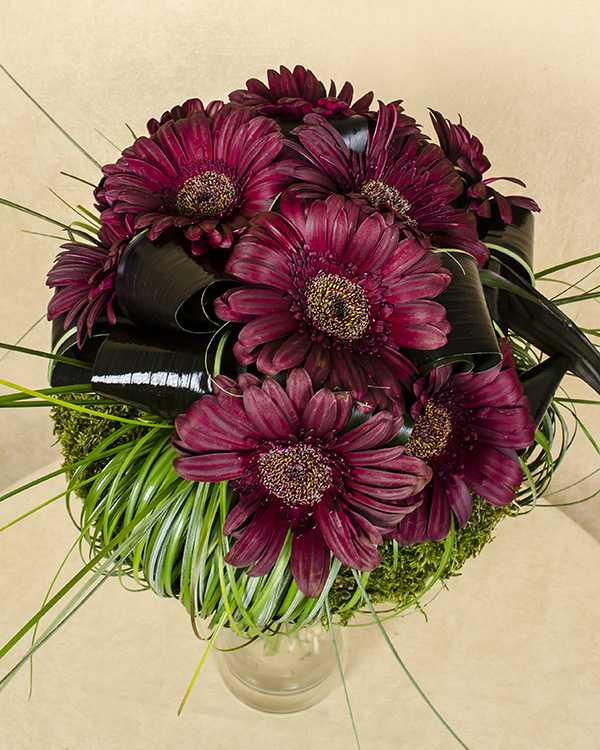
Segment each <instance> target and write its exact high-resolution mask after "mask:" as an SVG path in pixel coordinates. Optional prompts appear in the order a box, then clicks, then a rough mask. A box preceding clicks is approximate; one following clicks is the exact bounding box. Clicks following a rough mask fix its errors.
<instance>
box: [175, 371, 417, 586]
mask: <svg viewBox="0 0 600 750" xmlns="http://www.w3.org/2000/svg"><path fill="white" fill-rule="evenodd" d="M215 393H216V395H214V396H213V395H207V396H203V397H202V398H201V399H200V400H199V401H197V402H196V403H195V404H193V405H192V406H191V407H190V408H189V410H188V411H187V413H186V414H184V415H181V416H179V417H178V418H177V420H176V424H175V426H176V436H175V437H174V439H173V446H174V447H175V450H176V451H177V452H178V453H179V454H180V456H181V457H180V458H176V459H175V462H174V463H175V469H176V471H177V472H178V473H179V474H180V475H181V476H183V477H185V478H187V479H191V480H193V481H198V482H217V481H229V482H231V486H232V488H233V492H234V495H235V497H236V499H237V502H236V504H235V505H234V506H233V508H232V509H231V511H230V512H229V515H228V516H227V518H226V520H225V525H224V528H223V533H224V534H225V535H229V534H232V533H234V534H235V536H237V541H236V542H235V544H234V545H233V546H232V547H231V549H230V550H229V552H228V554H227V556H226V558H225V560H226V562H228V563H230V564H231V565H236V566H238V567H246V566H248V565H251V566H252V567H251V569H250V570H249V571H248V575H251V576H261V575H265V574H266V573H268V572H269V571H270V570H271V569H272V567H273V566H274V564H275V562H276V561H277V558H278V557H279V553H280V552H281V548H282V546H283V543H284V541H285V539H286V537H287V535H288V532H290V531H291V533H292V537H293V538H292V552H291V569H292V574H293V576H294V579H295V581H296V583H297V585H298V588H299V589H300V591H302V593H304V594H306V596H310V597H316V596H318V595H319V593H320V592H321V591H322V589H323V586H324V585H325V582H326V580H327V576H328V574H329V569H330V551H331V552H332V553H333V554H334V555H335V556H336V557H337V558H338V559H339V560H340V561H341V562H342V563H343V564H344V565H346V566H348V567H350V568H354V569H357V570H374V569H375V568H376V567H377V565H378V564H379V561H380V559H381V555H380V553H379V552H378V550H377V548H376V545H378V544H381V541H382V537H381V530H382V529H389V528H390V527H393V526H394V525H395V524H397V523H398V521H399V519H400V518H402V517H404V515H405V514H406V513H410V512H411V511H412V509H413V506H412V505H411V503H410V502H409V501H407V498H408V497H411V496H412V497H416V493H417V492H418V491H419V490H420V488H421V487H423V485H424V484H425V483H426V482H427V481H428V480H429V478H430V476H431V473H430V470H429V469H428V468H427V466H426V465H425V464H424V463H423V461H421V460H420V459H418V458H414V457H409V456H406V455H405V454H404V448H403V447H402V446H399V447H385V446H386V443H388V442H389V441H390V440H391V439H392V438H393V437H394V436H395V435H396V434H397V433H398V430H399V429H400V427H401V425H402V418H401V417H392V416H391V415H390V414H389V413H388V412H379V413H378V414H376V415H374V416H372V417H370V418H368V419H367V420H366V421H365V422H364V423H363V424H361V425H360V426H358V427H354V428H353V429H350V430H348V431H345V430H346V429H347V428H346V425H347V423H348V419H349V416H350V413H351V409H352V401H351V399H350V397H349V396H348V395H347V394H339V393H337V394H336V393H333V392H332V391H330V390H328V389H321V390H319V391H317V392H316V393H314V392H313V386H312V383H311V380H310V377H309V375H308V373H307V372H306V371H305V370H300V369H297V370H293V371H292V372H291V373H290V374H289V375H288V378H287V384H286V388H285V390H284V388H282V387H281V386H280V385H279V384H278V383H277V382H276V381H275V380H273V379H272V378H268V379H267V380H265V381H264V382H263V383H262V384H261V383H260V381H259V380H258V379H257V378H255V377H253V376H251V375H241V376H240V377H239V378H238V385H236V384H235V383H234V382H233V381H231V380H230V379H229V378H225V377H218V378H216V379H215ZM411 502H412V501H411ZM415 502H416V500H415ZM403 504H406V507H403Z"/></svg>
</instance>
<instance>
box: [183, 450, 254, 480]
mask: <svg viewBox="0 0 600 750" xmlns="http://www.w3.org/2000/svg"><path fill="white" fill-rule="evenodd" d="M247 464H248V454H247V453H239V452H238V453H206V454H204V455H201V456H190V457H189V458H188V457H184V458H176V459H174V460H173V466H174V467H175V471H176V472H177V473H178V474H179V476H182V477H183V478H184V479H191V480H192V481H194V482H225V481H227V480H229V479H237V478H238V477H241V476H244V474H245V473H246V468H247Z"/></svg>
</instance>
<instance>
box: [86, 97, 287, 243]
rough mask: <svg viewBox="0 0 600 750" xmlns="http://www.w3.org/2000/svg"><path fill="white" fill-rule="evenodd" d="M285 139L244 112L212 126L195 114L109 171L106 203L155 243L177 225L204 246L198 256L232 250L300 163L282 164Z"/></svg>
mask: <svg viewBox="0 0 600 750" xmlns="http://www.w3.org/2000/svg"><path fill="white" fill-rule="evenodd" d="M282 139H283V135H282V134H281V132H280V131H279V128H278V126H277V125H276V124H275V123H274V122H273V121H271V120H268V119H267V118H265V117H256V116H255V114H254V112H253V111H252V110H249V109H244V108H243V107H235V106H233V105H227V106H225V107H223V108H221V109H220V110H219V111H218V112H216V114H215V116H214V118H213V119H212V120H211V119H210V118H209V117H208V116H207V115H206V113H205V112H202V111H198V110H192V111H190V113H189V114H188V116H187V117H184V118H182V119H175V120H174V119H169V120H167V121H166V122H165V123H164V125H161V126H160V127H159V128H158V130H157V131H156V132H155V133H154V135H152V136H150V137H149V138H147V137H145V136H144V137H142V138H138V139H137V140H136V141H135V143H134V144H133V145H132V146H130V147H129V148H127V149H125V151H123V155H122V156H121V158H120V159H119V160H118V161H117V163H116V164H109V165H107V166H105V167H103V170H102V171H103V172H104V175H105V178H104V181H103V184H102V189H101V190H102V195H101V196H100V197H101V199H102V200H103V201H105V202H106V203H107V204H108V205H109V206H110V208H111V209H112V211H113V212H114V213H116V214H125V215H127V216H128V217H131V221H132V224H133V227H134V228H135V229H136V230H141V229H144V228H146V227H149V231H148V236H149V238H150V239H156V237H158V235H159V234H160V233H161V232H162V231H164V230H165V229H168V228H169V227H171V226H176V227H181V228H182V229H183V230H184V233H185V235H186V236H187V237H188V239H190V240H192V242H198V243H200V244H199V245H197V246H196V248H195V249H196V251H197V252H201V251H202V243H207V244H208V246H210V247H230V245H231V244H232V242H233V239H234V237H235V236H237V235H239V234H240V233H242V232H243V231H244V230H245V229H246V227H247V226H248V220H249V218H250V217H252V216H254V215H255V214H257V213H259V212H260V211H266V210H268V209H269V208H270V206H271V204H272V202H273V199H274V198H275V196H277V195H278V194H279V193H280V192H281V191H282V190H283V188H284V187H285V186H286V185H287V184H288V182H289V174H290V171H291V168H292V163H293V162H290V161H286V160H281V161H278V158H277V157H278V155H279V152H280V150H281V147H282ZM97 197H98V196H97Z"/></svg>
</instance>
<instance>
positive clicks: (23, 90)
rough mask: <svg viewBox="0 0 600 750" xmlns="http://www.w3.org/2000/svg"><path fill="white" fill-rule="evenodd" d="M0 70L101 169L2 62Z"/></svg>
mask: <svg viewBox="0 0 600 750" xmlns="http://www.w3.org/2000/svg"><path fill="white" fill-rule="evenodd" d="M0 70H2V71H3V72H4V73H5V74H6V76H8V78H10V80H11V81H12V82H13V83H14V84H15V86H16V87H17V88H18V89H20V90H21V91H22V92H23V93H24V94H25V96H26V97H27V98H28V99H29V101H30V102H32V103H33V104H35V106H36V107H37V108H38V109H39V110H40V112H41V113H42V114H44V115H45V116H46V117H47V118H48V119H49V120H50V122H51V123H52V124H53V125H54V126H55V127H56V128H57V129H58V130H59V132H61V133H62V134H63V135H64V136H65V138H66V139H67V140H68V141H69V142H70V143H72V144H73V145H74V146H75V148H76V149H77V150H78V151H80V152H81V153H82V154H83V155H84V156H85V157H86V159H89V160H90V161H91V162H92V164H93V165H94V166H95V167H98V169H101V165H100V164H99V163H98V162H97V161H96V160H95V159H94V157H93V156H90V154H88V152H87V151H86V150H85V149H84V148H83V147H82V146H80V145H79V144H78V143H77V141H76V140H75V139H74V138H73V137H72V136H70V135H69V134H68V133H67V131H66V130H65V129H64V128H63V127H61V126H60V125H59V124H58V123H57V122H56V120H55V119H54V118H53V117H51V116H50V115H49V114H48V112H46V110H45V109H44V108H43V107H42V105H41V104H39V103H38V102H37V101H36V100H35V99H34V98H33V96H31V94H30V93H29V92H28V91H27V89H25V88H24V87H23V86H21V84H20V83H19V82H18V81H17V79H16V78H14V77H13V76H12V75H11V74H10V73H9V72H8V70H6V68H5V67H4V65H2V63H0Z"/></svg>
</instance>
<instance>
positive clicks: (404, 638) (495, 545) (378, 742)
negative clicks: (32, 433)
mask: <svg viewBox="0 0 600 750" xmlns="http://www.w3.org/2000/svg"><path fill="white" fill-rule="evenodd" d="M47 468H48V469H50V468H56V465H52V466H50V467H47ZM63 489H64V481H63V480H62V478H61V477H58V478H55V479H53V480H50V481H48V482H46V483H44V484H41V485H38V486H37V487H35V488H34V489H32V490H28V491H27V492H26V493H24V494H22V495H17V496H15V497H13V498H11V499H9V500H7V501H5V502H4V503H2V505H0V527H1V526H2V525H3V523H7V522H8V521H10V520H11V519H13V518H14V517H16V515H18V514H19V513H20V512H25V511H26V510H27V509H28V508H32V507H36V506H37V505H39V504H40V503H42V502H44V501H45V500H47V499H49V498H51V497H54V496H55V495H58V494H60V493H61V492H62V490H63ZM75 539H76V532H75V529H74V527H73V526H72V524H71V522H70V520H69V519H68V516H67V514H66V511H65V508H64V501H63V500H62V499H59V500H56V501H55V502H54V503H52V504H50V505H48V506H47V507H45V508H43V509H42V510H39V511H37V512H36V513H35V514H34V515H32V516H30V517H28V518H27V519H25V520H24V521H22V522H20V523H19V524H18V525H16V526H13V527H11V528H10V529H8V530H6V531H4V532H3V533H2V544H1V545H0V597H2V601H3V602H4V604H3V606H2V609H1V611H0V642H1V643H2V644H4V643H5V642H6V641H8V639H9V638H10V637H12V635H13V634H14V633H16V632H17V631H18V629H19V628H20V627H21V626H22V625H23V624H24V623H25V622H26V621H27V620H28V619H29V618H30V617H31V616H32V615H33V613H34V612H35V611H36V609H37V608H38V607H39V606H40V605H41V602H42V599H43V597H44V595H45V592H46V589H47V587H48V585H49V583H50V581H51V579H52V577H53V576H54V573H55V572H56V569H57V567H58V565H59V564H60V562H61V560H62V558H63V557H64V555H65V554H66V552H67V551H68V550H69V548H70V546H71V545H72V544H73V542H74V541H75ZM78 564H79V562H78V557H77V553H76V554H75V555H74V558H73V560H71V561H70V562H69V563H68V564H67V566H66V569H65V570H64V571H63V574H62V575H61V578H60V580H61V581H66V580H67V579H68V577H69V575H73V574H74V573H75V572H76V571H77V569H78ZM447 588H448V590H446V591H442V592H441V593H440V594H439V596H437V597H436V598H435V599H434V600H433V601H432V602H431V603H430V605H429V606H428V607H427V617H428V621H426V620H425V618H424V617H423V615H422V614H418V613H417V614H412V615H409V616H405V617H402V618H396V619H394V620H391V621H389V622H387V623H386V629H387V632H388V634H389V636H390V638H391V639H392V641H393V643H394V644H395V647H396V648H397V649H398V651H399V653H400V655H401V656H402V658H403V659H404V661H405V663H406V665H407V666H408V668H409V670H410V671H411V672H412V674H413V676H414V677H415V679H416V680H417V682H418V683H419V684H420V686H421V688H422V689H423V690H424V691H425V693H426V694H427V695H428V696H429V698H430V699H431V700H432V702H433V704H434V705H435V706H436V708H437V709H438V710H439V711H440V713H441V714H442V715H443V716H444V718H445V719H446V720H447V721H448V722H449V723H450V725H451V726H452V727H453V729H454V730H455V731H456V732H457V734H458V735H459V736H460V737H461V738H462V740H463V742H464V743H465V744H466V746H467V747H469V748H470V750H496V749H497V750H504V749H505V748H506V749H508V748H510V750H520V749H523V750H525V749H527V750H530V749H534V748H535V749H537V748H539V749H540V750H542V748H543V750H553V749H556V750H559V749H560V750H562V749H564V748H577V750H586V749H587V748H589V749H590V750H592V748H594V749H595V748H597V747H598V738H599V737H600V718H599V715H598V711H597V708H598V698H599V697H600V544H598V542H597V541H596V540H595V539H593V538H592V537H591V536H590V535H588V534H587V533H586V532H585V531H583V530H582V529H581V527H580V526H578V525H577V524H576V523H574V522H573V521H571V520H570V519H569V518H567V517H566V516H565V515H564V514H563V513H561V512H560V511H559V510H556V509H554V508H551V507H538V508H537V509H536V510H535V511H534V512H532V513H530V514H528V515H525V516H522V517H519V518H515V519H507V520H505V521H503V522H502V523H501V524H500V526H499V527H498V528H497V531H496V535H495V539H494V541H493V542H492V543H491V544H489V545H488V546H487V547H486V548H485V549H484V550H483V552H482V554H481V555H480V556H479V557H478V558H477V559H474V560H470V561H469V562H468V563H467V564H466V565H465V567H464V569H463V574H462V575H461V576H458V577H456V578H454V579H452V580H451V581H450V582H449V584H448V587H447ZM344 637H345V644H346V649H347V660H346V667H345V676H346V680H347V687H348V692H349V695H350V700H351V703H352V707H353V710H354V717H355V722H356V726H357V731H358V735H359V738H360V741H361V747H362V748H363V750H387V749H388V748H389V749H390V750H391V749H392V748H398V747H402V748H403V749H404V750H412V749H413V748H414V749H415V750H422V749H423V748H427V749H428V750H436V749H438V748H439V749H440V750H442V748H443V749H444V750H446V749H447V748H452V747H459V745H458V743H456V742H455V740H453V739H452V737H451V736H450V735H449V734H448V733H447V731H446V730H445V729H444V728H443V727H442V725H441V724H440V723H439V722H438V720H437V719H436V718H435V716H434V715H433V714H432V713H431V711H430V710H429V709H428V708H427V706H426V705H425V704H424V702H423V701H422V699H421V698H420V697H419V695H418V694H417V693H416V691H415V690H414V688H413V687H412V686H411V685H410V684H409V682H408V680H407V678H406V677H405V676H404V674H403V672H402V670H401V668H400V667H399V665H398V664H397V663H396V662H395V661H394V659H393V658H392V655H391V653H390V652H389V650H388V648H387V646H386V644H385V643H384V641H383V638H382V636H381V634H380V633H379V632H378V631H377V629H376V627H374V626H369V627H360V628H349V629H346V630H345V631H344ZM26 643H27V639H24V640H23V642H22V644H20V645H19V646H17V647H16V648H15V649H14V652H13V653H11V654H10V655H8V656H7V657H5V658H4V660H3V662H2V674H4V673H5V672H7V671H8V670H9V669H10V668H11V667H12V665H13V664H14V663H15V661H16V659H17V657H18V656H19V655H20V654H22V653H23V652H24V650H25V644H26ZM203 648H204V647H203V644H202V643H201V642H199V641H197V640H196V638H195V636H194V635H193V634H192V630H191V627H190V623H189V620H188V617H187V615H186V613H185V611H184V610H183V608H182V607H181V606H180V605H179V604H178V603H177V602H175V601H172V600H166V599H160V598H158V597H156V596H154V595H153V594H152V593H151V592H145V593H136V594H134V593H131V592H128V591H126V590H125V589H124V588H122V587H121V586H120V584H119V582H118V580H116V579H109V580H107V582H106V584H105V585H103V586H102V587H101V588H100V589H99V590H98V591H97V593H96V594H95V595H94V596H93V597H92V598H91V599H90V600H89V601H88V602H87V603H86V604H85V605H84V606H83V607H82V608H81V609H80V610H79V611H78V612H77V613H76V614H75V616H74V617H73V618H72V619H71V620H70V621H69V622H68V623H67V624H66V625H65V626H64V627H63V628H62V629H61V630H60V631H59V632H58V633H57V634H56V635H55V636H54V637H53V638H52V639H51V640H50V641H49V642H47V643H46V644H45V645H44V646H43V647H42V648H41V649H40V651H39V652H38V654H37V655H36V657H35V661H34V683H33V695H32V697H31V700H29V701H28V699H27V696H28V686H29V683H28V680H29V677H28V669H27V668H24V669H22V670H21V672H20V673H19V674H18V675H17V676H16V677H15V679H14V680H13V681H12V682H11V683H10V684H9V685H8V687H7V688H6V689H5V691H4V693H3V694H2V695H1V696H0V748H1V750H9V749H11V750H12V749H13V748H19V750H29V749H30V748H31V749H32V750H33V749H34V748H35V750H39V748H42V747H43V748H44V749H45V750H59V749H60V750H63V749H64V748H70V749H72V750H74V749H78V748H83V747H85V748H86V750H111V749H112V748H116V749H120V748H127V749H128V750H137V749H138V748H139V749H140V750H141V749H142V748H143V749H144V750H150V749H152V748H163V747H167V746H169V745H172V746H174V747H177V748H178V749H179V750H187V748H198V747H205V748H211V749H212V748H215V749H221V748H223V750H229V749H230V748H236V747H242V746H243V747H244V748H248V750H252V749H254V748H256V749H257V750H258V748H264V747H269V746H273V747H286V748H290V749H291V750H295V749H296V748H298V749H300V748H302V749H303V750H306V749H308V748H317V747H323V746H328V747H331V748H351V747H354V746H355V744H354V739H353V735H352V729H351V723H350V720H349V717H348V712H347V708H346V704H345V701H344V696H343V692H342V690H341V688H336V689H335V690H334V692H333V693H332V694H331V695H330V696H329V697H328V698H326V699H325V700H324V701H323V702H322V703H320V704H318V705H317V706H315V707H313V708H311V709H308V710H307V711H305V712H303V713H300V714H293V715H287V716H275V715H268V714H262V713H260V712H257V711H254V710H252V709H250V708H247V707H246V706H244V705H242V704H240V703H238V702H237V701H236V699H235V698H233V697H232V696H231V695H230V694H229V693H228V692H227V690H226V688H225V687H224V686H223V684H222V682H221V680H220V677H219V675H218V672H217V669H216V665H215V663H214V662H213V661H212V659H211V658H209V660H208V661H207V663H206V664H205V666H204V668H203V669H202V672H201V673H200V676H199V678H198V681H197V683H196V686H195V688H194V690H193V692H192V694H191V696H190V698H189V701H188V704H187V706H186V707H185V709H184V711H183V714H182V715H181V716H180V717H178V716H177V708H178V706H179V703H180V700H181V698H182V696H183V694H184V692H185V690H186V688H187V685H188V683H189V681H190V679H191V677H192V675H193V673H194V671H195V669H196V666H197V663H198V661H199V659H200V657H201V654H202V652H203ZM365 696H368V699H365ZM242 738H243V739H242Z"/></svg>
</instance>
